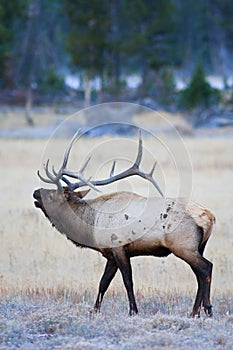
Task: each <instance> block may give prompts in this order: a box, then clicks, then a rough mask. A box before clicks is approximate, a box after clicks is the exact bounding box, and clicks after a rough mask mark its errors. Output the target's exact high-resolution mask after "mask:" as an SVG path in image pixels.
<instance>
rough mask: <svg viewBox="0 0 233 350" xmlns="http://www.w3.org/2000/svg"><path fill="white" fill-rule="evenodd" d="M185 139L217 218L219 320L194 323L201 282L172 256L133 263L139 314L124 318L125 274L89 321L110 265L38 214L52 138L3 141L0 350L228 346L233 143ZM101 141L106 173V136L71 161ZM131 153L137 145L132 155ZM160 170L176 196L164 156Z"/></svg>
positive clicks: (213, 245)
mask: <svg viewBox="0 0 233 350" xmlns="http://www.w3.org/2000/svg"><path fill="white" fill-rule="evenodd" d="M53 142H54V143H53V146H54V144H56V147H55V148H56V150H58V149H59V150H63V149H64V145H65V144H66V141H62V140H60V141H59V140H57V141H53ZM174 142H175V141H174ZM184 142H185V145H186V147H187V149H188V151H189V153H190V157H191V160H192V164H193V181H192V182H193V193H192V197H193V198H194V199H195V200H196V201H198V202H200V203H202V204H204V205H206V206H207V207H209V208H210V209H211V210H212V211H213V212H214V213H215V215H216V217H217V224H216V227H215V230H214V232H213V235H212V237H211V239H210V241H209V242H208V245H207V249H206V252H205V255H206V257H207V258H208V259H209V260H211V261H212V262H213V263H214V272H213V284H212V299H213V304H214V312H215V316H214V319H211V320H206V319H205V318H202V319H201V320H190V319H188V318H187V314H188V313H189V311H190V309H191V307H192V303H193V301H194V296H195V290H196V281H195V277H194V275H193V273H192V272H191V270H190V268H189V267H188V266H186V264H185V263H183V262H182V261H180V260H178V259H177V258H175V257H172V256H171V257H168V258H166V259H157V258H149V257H147V258H145V257H144V258H143V257H140V258H135V259H133V261H132V262H133V271H134V280H135V291H136V293H137V300H138V303H139V308H140V311H141V312H140V316H139V317H135V318H127V316H126V315H127V306H128V305H127V299H126V296H125V291H124V289H123V286H122V281H121V277H120V276H119V275H117V277H116V279H115V280H114V281H113V283H112V286H111V288H110V291H109V293H108V295H107V297H106V300H105V301H104V305H103V310H102V314H101V315H98V316H97V317H96V318H94V319H92V318H90V316H89V312H88V311H89V308H90V306H92V304H93V302H94V299H95V294H96V292H97V286H98V281H99V279H100V277H101V274H102V272H103V267H104V263H105V262H104V259H103V258H102V257H101V256H100V255H99V254H98V253H96V252H92V251H90V250H87V249H77V248H76V247H75V246H73V245H72V244H71V243H70V242H68V241H67V240H66V239H65V238H64V237H63V236H61V235H60V234H58V233H57V232H56V231H55V230H54V229H53V228H52V227H51V226H50V224H49V222H48V221H47V220H45V218H44V216H43V215H42V213H41V212H40V211H39V210H36V209H34V207H33V199H32V193H33V190H34V189H35V188H37V187H39V186H40V184H39V182H38V179H37V177H36V170H37V169H38V168H39V163H40V159H41V153H42V150H43V148H44V146H45V142H44V141H42V140H21V139H18V140H9V139H8V140H3V139H2V140H0V163H1V182H0V186H1V209H0V220H1V226H0V289H1V303H0V349H5V348H12V349H13V348H16V347H17V348H21V349H40V348H41V349H44V348H56V349H64V348H67V349H79V348H80V349H81V348H82V349H101V348H105V349H106V348H107V349H133V348H137V349H142V348H154V349H157V348H158V349H160V348H161V347H164V348H166V349H170V348H179V349H191V348H194V347H195V348H197V349H199V348H203V347H204V348H206V349H212V348H213V347H215V346H218V348H219V349H220V348H221V349H230V348H231V346H232V345H231V344H232V343H233V337H232V327H233V297H232V290H233V279H232V273H233V255H232V248H233V229H232V227H233V212H232V208H233V204H232V203H233V182H232V169H233V158H232V150H233V139H232V138H229V137H228V138H227V139H224V138H223V137H213V136H212V137H208V138H204V137H201V138H193V137H189V136H186V137H185V139H184ZM100 143H101V144H102V145H103V149H104V150H105V153H104V152H103V151H102V149H101V148H98V150H99V152H98V155H96V157H94V159H93V162H94V164H96V168H94V170H95V172H98V173H101V172H105V170H106V168H105V167H103V169H99V170H98V168H97V167H98V165H97V164H103V162H104V161H105V159H106V152H107V157H108V156H109V159H110V158H111V154H112V152H113V153H114V150H113V148H112V147H111V141H109V139H108V138H107V137H105V138H102V139H86V140H83V141H82V144H80V147H79V156H74V160H73V161H74V162H75V163H76V164H77V162H78V163H79V164H80V162H81V160H82V159H83V158H84V157H85V155H86V153H87V152H86V150H90V149H94V148H95V146H96V145H97V144H100ZM106 145H107V146H108V147H106ZM145 146H146V147H147V148H148V149H150V148H151V147H153V142H152V141H151V140H150V139H146V140H145ZM119 147H120V146H119ZM122 147H123V149H124V145H123V146H122ZM134 147H135V143H132V152H134ZM119 150H120V149H117V151H119ZM108 152H109V155H108ZM74 153H76V152H74ZM53 159H54V162H55V163H56V162H59V161H60V157H59V152H57V154H56V155H55V154H54V158H53ZM150 165H151V158H150V154H149V155H147V154H145V160H144V163H143V166H145V168H149V167H150ZM161 165H162V168H163V167H164V168H165V169H166V171H165V177H166V179H165V180H166V184H167V191H168V192H167V193H168V195H175V194H176V190H175V187H176V181H177V179H176V178H174V175H175V173H174V170H173V169H172V168H171V167H169V160H168V159H166V158H164V159H162V160H161ZM106 166H109V164H107V165H106ZM92 170H93V169H92ZM90 171H91V170H90ZM184 171H185V170H184ZM122 186H123V185H122ZM124 186H126V185H124ZM131 186H132V187H133V189H134V188H135V187H136V190H137V192H139V193H143V192H145V189H146V191H147V187H145V186H146V185H145V183H144V182H143V181H141V180H135V182H133V183H132V185H131ZM134 186H135V187H134ZM113 189H114V188H113ZM120 189H121V188H120ZM110 190H112V188H111V187H109V189H108V191H110ZM126 324H127V325H126Z"/></svg>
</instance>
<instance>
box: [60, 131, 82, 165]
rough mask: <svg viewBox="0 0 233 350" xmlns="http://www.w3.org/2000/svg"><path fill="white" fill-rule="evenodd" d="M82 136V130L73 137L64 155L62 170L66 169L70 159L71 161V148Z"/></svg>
mask: <svg viewBox="0 0 233 350" xmlns="http://www.w3.org/2000/svg"><path fill="white" fill-rule="evenodd" d="M79 134H80V129H78V131H76V133H75V134H74V136H73V137H72V139H71V141H70V143H69V145H68V147H67V149H66V151H65V155H64V160H63V164H62V166H61V170H62V169H65V168H66V166H67V162H68V159H69V156H70V151H71V148H72V146H73V144H74V142H75V141H76V140H77V138H78V136H79Z"/></svg>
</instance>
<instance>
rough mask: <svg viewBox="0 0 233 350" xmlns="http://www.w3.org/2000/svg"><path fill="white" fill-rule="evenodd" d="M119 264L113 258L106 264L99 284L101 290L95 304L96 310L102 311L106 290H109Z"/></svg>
mask: <svg viewBox="0 0 233 350" xmlns="http://www.w3.org/2000/svg"><path fill="white" fill-rule="evenodd" d="M117 269H118V267H117V265H116V262H115V260H114V259H113V258H112V259H108V261H107V263H106V266H105V270H104V273H103V276H102V278H101V280H100V284H99V292H98V296H97V299H96V302H95V306H94V312H98V311H100V307H101V303H102V300H103V297H104V294H105V292H106V291H107V289H108V287H109V285H110V283H111V281H112V279H113V278H114V276H115V274H116V272H117Z"/></svg>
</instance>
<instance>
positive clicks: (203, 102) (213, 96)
mask: <svg viewBox="0 0 233 350" xmlns="http://www.w3.org/2000/svg"><path fill="white" fill-rule="evenodd" d="M219 99H220V93H219V91H218V90H217V89H214V88H212V87H211V86H210V84H209V83H208V82H207V80H206V78H205V72H204V69H203V66H202V64H200V63H199V64H197V66H196V68H195V70H194V73H193V75H192V77H191V80H190V83H189V85H188V86H187V88H186V89H184V90H182V91H181V94H180V105H181V106H182V107H185V108H195V107H200V106H202V107H209V106H210V105H211V104H216V103H218V102H219Z"/></svg>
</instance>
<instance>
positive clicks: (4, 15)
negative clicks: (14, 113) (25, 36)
mask: <svg viewBox="0 0 233 350" xmlns="http://www.w3.org/2000/svg"><path fill="white" fill-rule="evenodd" d="M25 8H26V1H24V0H21V1H20V0H11V1H8V0H1V2H0V86H2V87H12V85H13V81H12V80H13V67H12V66H13V58H12V56H13V52H12V51H13V49H14V43H15V42H14V39H15V36H16V31H17V23H18V22H19V20H20V18H22V17H23V15H24V10H25Z"/></svg>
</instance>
